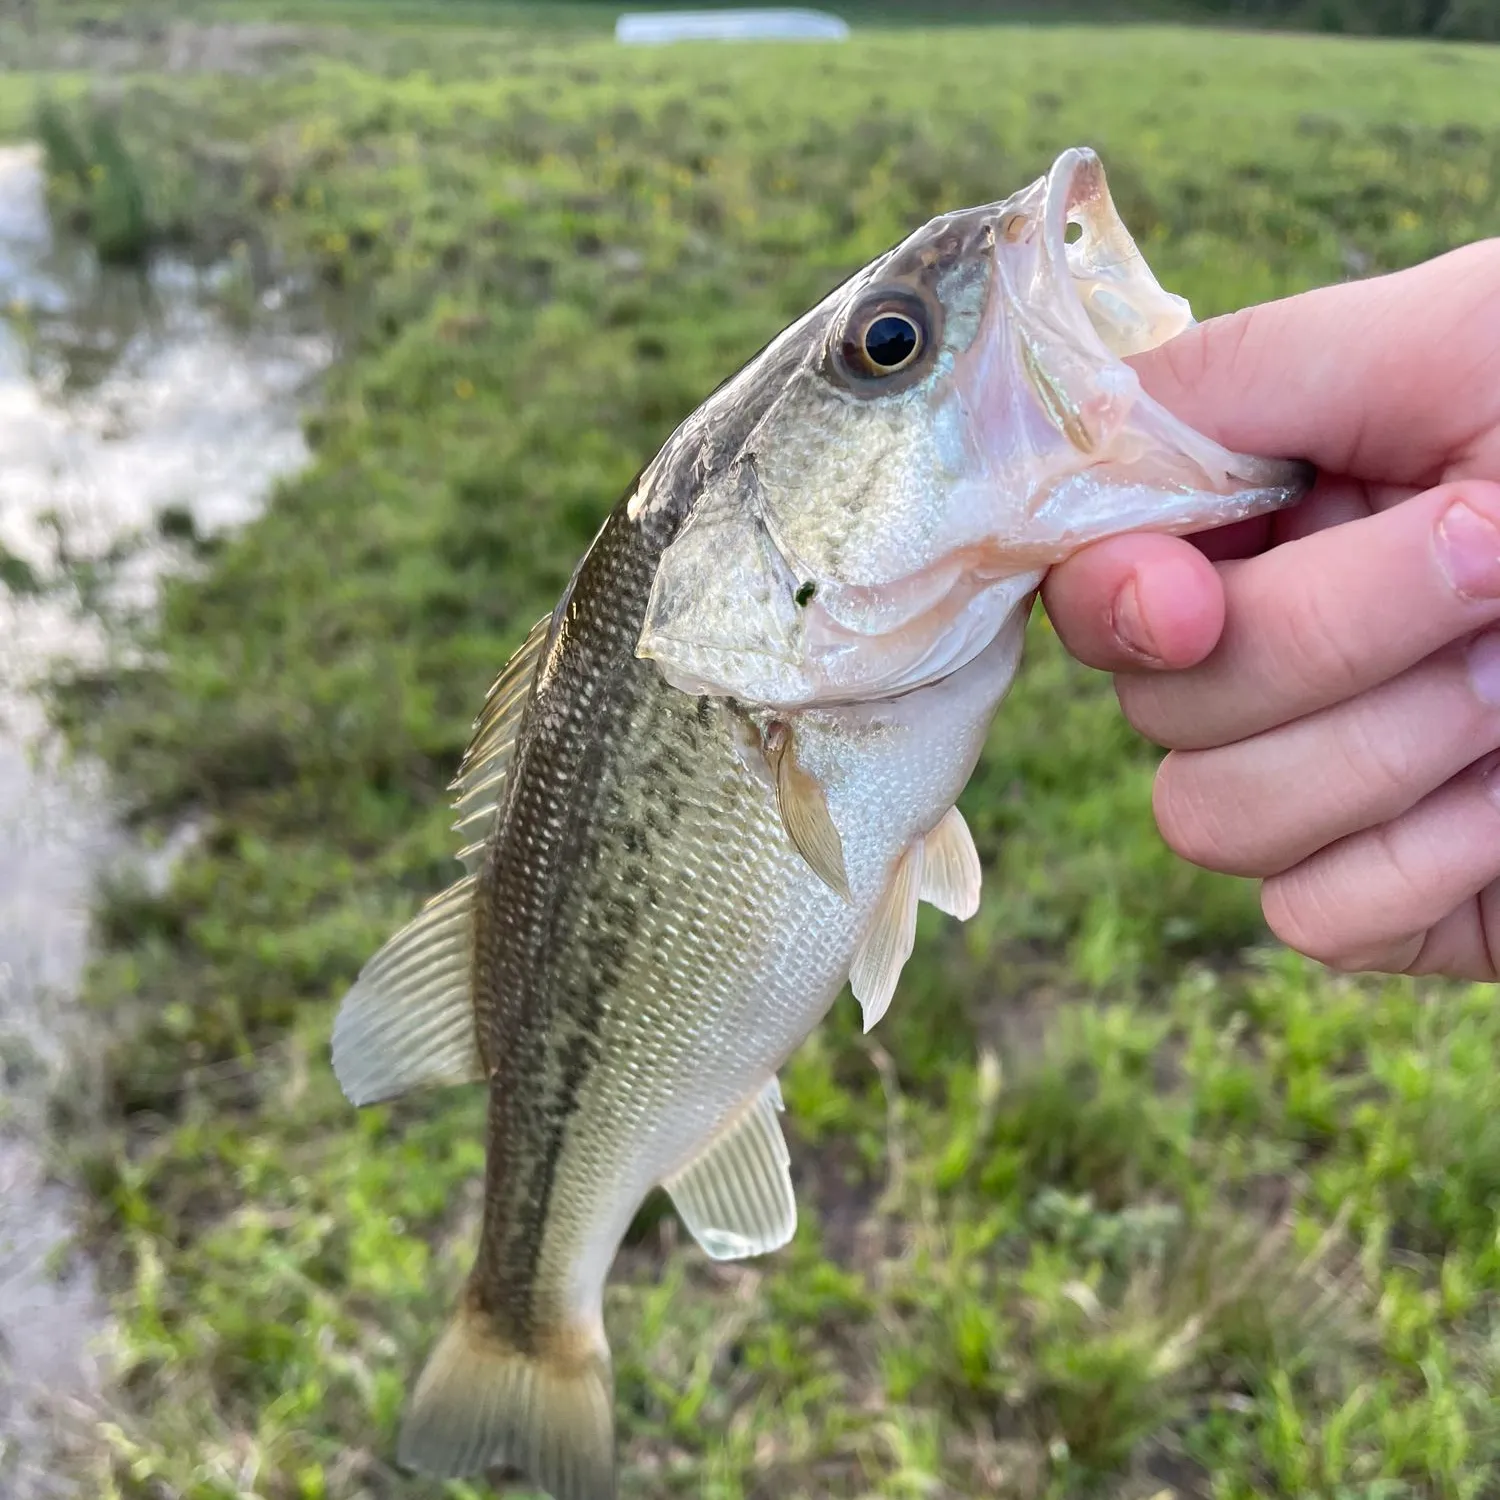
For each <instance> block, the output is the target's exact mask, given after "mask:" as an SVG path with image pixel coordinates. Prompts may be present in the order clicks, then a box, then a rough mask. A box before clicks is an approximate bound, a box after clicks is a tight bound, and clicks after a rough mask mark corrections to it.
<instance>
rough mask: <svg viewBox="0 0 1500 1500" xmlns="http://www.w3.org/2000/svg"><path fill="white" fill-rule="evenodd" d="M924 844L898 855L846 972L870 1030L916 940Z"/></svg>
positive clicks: (916, 842)
mask: <svg viewBox="0 0 1500 1500" xmlns="http://www.w3.org/2000/svg"><path fill="white" fill-rule="evenodd" d="M923 842H924V841H923V840H922V839H917V840H916V841H915V842H914V843H913V844H912V845H911V847H910V848H909V849H908V850H907V851H906V853H905V854H903V855H902V856H901V859H900V862H899V863H898V864H897V866H896V872H895V874H894V875H892V876H891V881H890V884H889V885H888V886H886V888H885V893H884V895H882V896H881V898H880V904H879V905H878V906H877V907H876V908H875V915H874V917H873V918H872V920H871V922H870V927H869V930H868V931H867V932H866V933H865V936H864V941H863V942H861V943H860V945H859V951H858V952H857V953H855V955H854V962H853V964H852V965H851V966H850V968H849V987H850V988H851V989H852V990H853V991H854V998H855V999H856V1000H858V1001H859V1003H860V1005H861V1007H862V1008H863V1010H864V1021H865V1030H866V1031H867V1032H868V1031H870V1030H871V1029H872V1028H873V1027H874V1026H875V1024H876V1022H878V1021H879V1020H880V1018H881V1017H882V1016H883V1015H884V1014H885V1013H886V1008H887V1007H888V1006H889V1005H890V1003H891V996H892V995H894V994H895V993H896V981H897V980H898V979H900V977H901V970H902V969H903V968H904V967H905V966H906V960H907V959H909V958H910V957H911V950H912V948H913V946H915V944H916V941H917V900H918V892H919V891H920V890H921V889H922V867H923V863H924V850H923Z"/></svg>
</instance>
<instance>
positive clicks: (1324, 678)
mask: <svg viewBox="0 0 1500 1500" xmlns="http://www.w3.org/2000/svg"><path fill="white" fill-rule="evenodd" d="M1272 618H1275V616H1272ZM1280 618H1281V620H1282V622H1283V625H1282V628H1283V631H1284V632H1285V637H1286V640H1285V645H1286V649H1285V650H1284V651H1280V652H1275V653H1267V659H1268V660H1274V661H1275V663H1276V671H1277V674H1278V676H1283V677H1290V678H1291V679H1292V680H1293V682H1294V683H1295V685H1296V689H1297V690H1298V691H1299V692H1300V693H1301V694H1302V695H1305V696H1309V697H1313V698H1316V699H1318V700H1320V701H1324V700H1326V699H1327V698H1328V695H1329V694H1330V693H1333V694H1336V695H1338V696H1347V695H1349V694H1351V693H1353V692H1355V691H1357V690H1358V689H1359V688H1360V687H1362V686H1363V685H1364V683H1363V677H1364V669H1363V668H1362V665H1361V658H1360V653H1359V649H1358V647H1357V646H1356V645H1355V643H1354V642H1352V641H1349V640H1346V639H1345V637H1344V631H1345V630H1346V629H1347V622H1348V614H1347V610H1345V609H1343V608H1341V607H1340V606H1339V604H1338V601H1337V600H1335V599H1334V598H1333V597H1332V594H1331V592H1330V591H1328V590H1326V589H1323V588H1320V587H1319V586H1318V582H1317V581H1316V580H1315V581H1314V582H1313V586H1312V587H1310V588H1303V589H1300V590H1298V591H1297V592H1296V593H1294V594H1292V595H1291V596H1290V597H1289V598H1287V599H1284V600H1283V601H1282V608H1281V614H1280Z"/></svg>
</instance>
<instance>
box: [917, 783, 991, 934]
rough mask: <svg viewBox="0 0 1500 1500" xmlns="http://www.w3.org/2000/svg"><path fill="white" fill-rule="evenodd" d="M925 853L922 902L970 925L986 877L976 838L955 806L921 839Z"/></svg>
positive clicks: (977, 906)
mask: <svg viewBox="0 0 1500 1500" xmlns="http://www.w3.org/2000/svg"><path fill="white" fill-rule="evenodd" d="M922 851H923V853H922V888H921V891H920V895H921V898H922V900H923V901H926V902H929V903H930V904H931V905H933V906H935V907H937V909H938V910H939V911H945V912H947V913H948V915H949V916H950V917H957V918H958V920H959V921H960V922H967V921H968V920H969V918H970V917H972V916H973V915H974V913H975V912H976V911H978V910H979V890H980V885H981V883H982V880H983V875H982V872H981V871H980V868H979V851H978V850H977V849H976V848H975V847H974V836H973V835H972V834H971V833H970V832H969V825H968V824H967V823H965V822H964V815H963V814H962V813H961V812H959V810H958V809H957V808H956V807H950V808H949V809H948V811H947V812H945V813H944V814H943V816H942V820H941V821H940V822H939V823H938V825H937V827H936V828H934V829H933V830H932V832H931V833H929V834H928V835H927V837H926V838H925V839H923V840H922Z"/></svg>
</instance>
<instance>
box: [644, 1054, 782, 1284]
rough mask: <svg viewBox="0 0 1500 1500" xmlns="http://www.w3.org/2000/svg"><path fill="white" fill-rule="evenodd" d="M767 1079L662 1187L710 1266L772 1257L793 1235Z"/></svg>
mask: <svg viewBox="0 0 1500 1500" xmlns="http://www.w3.org/2000/svg"><path fill="white" fill-rule="evenodd" d="M782 1107H783V1106H782V1102H781V1086H780V1084H779V1083H778V1082H777V1081H776V1079H775V1077H774V1076H773V1077H772V1079H771V1081H770V1082H769V1083H768V1084H767V1085H766V1086H765V1088H763V1089H762V1090H761V1091H760V1093H759V1094H757V1095H756V1096H755V1100H754V1102H753V1103H752V1104H751V1105H750V1107H749V1109H747V1110H746V1111H745V1113H744V1114H742V1115H740V1116H739V1117H738V1119H736V1120H734V1121H733V1122H732V1123H731V1124H730V1125H729V1126H728V1127H727V1128H726V1129H724V1130H722V1131H720V1132H719V1134H718V1135H716V1136H715V1137H714V1138H713V1140H712V1141H710V1142H709V1144H708V1145H707V1147H706V1148H705V1149H704V1150H703V1151H702V1153H701V1154H700V1155H699V1156H698V1157H696V1158H695V1159H694V1160H693V1161H692V1162H690V1163H689V1164H688V1165H687V1166H686V1167H684V1168H683V1169H682V1171H680V1172H678V1173H677V1174H676V1176H674V1177H669V1178H668V1179H667V1180H666V1181H665V1182H664V1183H663V1184H662V1186H663V1187H665V1188H666V1190H667V1191H668V1192H669V1193H670V1194H671V1195H672V1202H673V1203H674V1204H676V1206H677V1212H678V1213H679V1214H680V1215H681V1216H682V1222H683V1223H684V1224H686V1225H687V1227H688V1230H689V1231H690V1232H691V1234H692V1236H693V1238H694V1239H695V1240H697V1241H698V1243H699V1244H700V1245H701V1246H702V1247H703V1249H704V1250H705V1252H707V1254H709V1255H711V1256H712V1257H713V1258H714V1259H715V1260H741V1259H743V1258H744V1257H745V1256H747V1255H765V1254H766V1253H767V1252H769V1251H771V1250H779V1249H781V1247H782V1246H783V1245H785V1244H786V1243H787V1242H788V1241H789V1240H790V1239H791V1237H792V1236H793V1235H794V1234H795V1233H796V1232H797V1196H796V1194H795V1193H794V1192H793V1191H792V1175H791V1163H792V1157H791V1153H790V1152H789V1151H788V1150H787V1149H786V1138H785V1137H784V1136H783V1135H782V1133H781V1125H780V1122H779V1121H778V1120H777V1118H776V1116H777V1114H778V1113H779V1112H780V1111H781V1109H782Z"/></svg>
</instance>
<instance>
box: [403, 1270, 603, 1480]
mask: <svg viewBox="0 0 1500 1500" xmlns="http://www.w3.org/2000/svg"><path fill="white" fill-rule="evenodd" d="M548 1342H550V1343H551V1344H552V1345H553V1346H554V1349H555V1352H549V1353H546V1354H529V1353H525V1352H523V1351H522V1350H520V1349H516V1348H514V1347H512V1346H511V1345H510V1344H509V1343H507V1341H506V1340H504V1339H502V1338H500V1337H499V1336H498V1335H497V1333H496V1331H495V1330H494V1328H493V1327H492V1326H491V1323H490V1320H489V1319H488V1318H487V1317H486V1316H485V1314H484V1313H483V1311H482V1310H481V1309H479V1308H477V1307H476V1306H475V1305H474V1303H473V1300H472V1299H471V1298H469V1297H465V1298H464V1300H463V1302H462V1303H461V1305H460V1307H459V1310H458V1312H457V1314H456V1315H455V1316H454V1318H453V1320H452V1322H451V1323H449V1325H448V1327H447V1329H446V1331H445V1332H444V1333H443V1335H442V1337H441V1338H440V1339H439V1340H438V1342H437V1345H436V1347H435V1348H434V1349H433V1351H432V1354H431V1355H430V1356H429V1357H428V1360H427V1365H426V1367H425V1368H424V1369H423V1371H422V1374H421V1377H420V1378H419V1379H418V1381H417V1387H416V1390H415V1391H414V1392H413V1393H412V1399H411V1405H410V1407H409V1408H408V1411H407V1414H406V1419H405V1422H404V1424H403V1426H402V1429H401V1441H400V1446H399V1450H398V1457H399V1459H400V1462H401V1464H402V1465H403V1466H404V1467H406V1468H409V1469H415V1470H418V1471H420V1472H423V1473H427V1474H430V1475H433V1476H434V1477H440V1478H459V1477H462V1476H465V1475H474V1474H480V1473H483V1472H484V1471H485V1470H489V1469H500V1468H510V1469H517V1470H520V1471H521V1472H522V1473H523V1474H524V1475H525V1476H526V1478H527V1479H529V1480H530V1481H531V1482H532V1483H533V1484H537V1485H540V1486H541V1487H542V1488H543V1489H544V1490H546V1491H547V1492H548V1493H549V1494H550V1495H552V1496H553V1500H615V1495H616V1477H615V1431H614V1392H613V1378H612V1376H611V1373H610V1363H609V1351H608V1348H607V1347H604V1346H602V1343H601V1341H600V1340H598V1339H596V1338H593V1337H590V1336H587V1335H584V1336H578V1335H575V1334H574V1332H573V1331H572V1330H564V1331H563V1332H562V1334H561V1336H560V1337H556V1338H554V1339H552V1340H550V1341H548Z"/></svg>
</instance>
